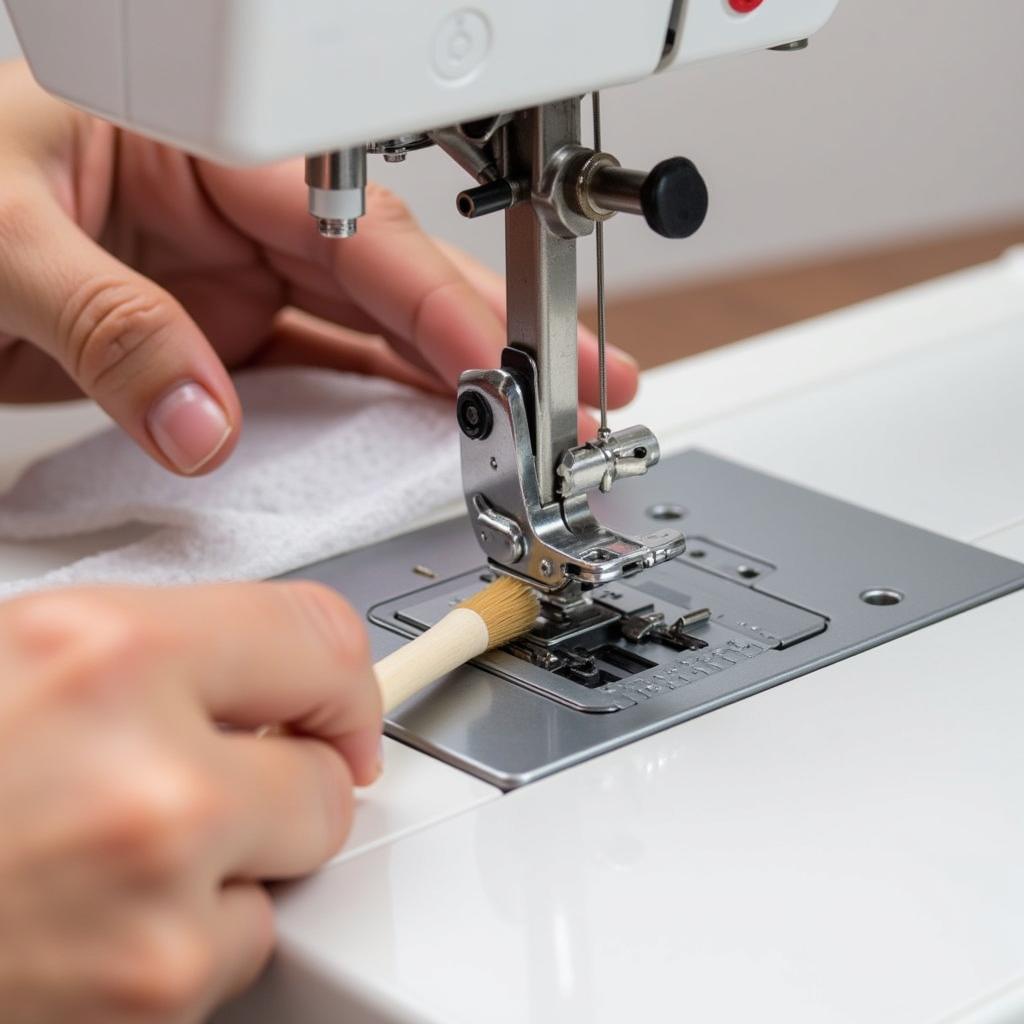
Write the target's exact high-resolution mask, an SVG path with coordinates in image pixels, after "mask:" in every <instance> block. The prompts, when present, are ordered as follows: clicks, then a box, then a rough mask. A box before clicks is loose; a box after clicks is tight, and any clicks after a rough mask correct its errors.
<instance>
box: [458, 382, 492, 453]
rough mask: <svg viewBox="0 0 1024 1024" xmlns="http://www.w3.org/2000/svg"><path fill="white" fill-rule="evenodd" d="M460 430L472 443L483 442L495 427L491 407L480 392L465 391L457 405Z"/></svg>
mask: <svg viewBox="0 0 1024 1024" xmlns="http://www.w3.org/2000/svg"><path fill="white" fill-rule="evenodd" d="M455 418H456V419H457V420H458V423H459V428H460V429H461V430H462V432H463V433H464V434H465V435H466V437H468V438H469V439H470V440H471V441H482V440H483V439H484V438H485V437H487V436H488V435H489V434H490V432H491V428H492V427H493V426H494V417H493V416H492V415H491V407H490V406H489V405H488V404H487V401H486V400H485V399H484V396H483V395H481V394H480V392H479V391H463V392H462V394H461V395H459V401H458V403H457V405H456V410H455Z"/></svg>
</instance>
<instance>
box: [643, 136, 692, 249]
mask: <svg viewBox="0 0 1024 1024" xmlns="http://www.w3.org/2000/svg"><path fill="white" fill-rule="evenodd" d="M640 205H641V208H642V209H643V213H644V219H645V220H646V221H647V223H648V224H649V225H650V227H651V228H652V229H653V230H654V231H657V232H658V234H659V235H663V236H664V237H665V238H689V237H690V235H692V234H693V233H694V232H695V231H696V230H697V229H698V228H699V227H700V226H701V224H703V223H704V218H705V217H707V215H708V187H707V185H706V184H705V183H704V179H703V178H702V177H701V173H700V171H698V170H697V167H696V165H695V164H694V163H693V161H692V160H687V159H686V157H683V156H674V157H670V158H669V159H668V160H662V162H661V163H660V164H658V165H657V166H656V167H655V168H654V169H653V170H652V171H651V173H650V174H648V175H647V178H646V179H645V180H644V183H643V186H642V187H641V189H640Z"/></svg>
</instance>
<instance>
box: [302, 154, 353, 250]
mask: <svg viewBox="0 0 1024 1024" xmlns="http://www.w3.org/2000/svg"><path fill="white" fill-rule="evenodd" d="M306 185H307V186H308V187H309V212H310V214H312V216H314V217H315V218H316V221H317V227H318V228H319V230H320V234H321V235H323V236H324V237H325V238H351V237H352V236H353V235H354V234H355V233H356V229H357V225H358V221H359V218H360V217H362V216H363V214H365V213H366V147H365V146H353V147H352V148H351V149H339V150H335V151H334V152H331V153H319V154H317V155H315V156H308V157H306Z"/></svg>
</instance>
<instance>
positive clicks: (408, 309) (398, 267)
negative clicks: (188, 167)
mask: <svg viewBox="0 0 1024 1024" xmlns="http://www.w3.org/2000/svg"><path fill="white" fill-rule="evenodd" d="M199 171H200V175H201V177H202V179H203V182H204V184H205V185H206V188H207V191H208V193H209V194H210V196H211V197H212V198H213V199H214V200H215V201H216V203H217V205H218V207H219V208H220V209H221V211H222V212H223V214H224V215H225V216H226V217H227V218H228V219H229V220H230V221H231V222H232V223H234V224H235V226H236V227H237V228H239V230H241V231H243V232H244V233H245V234H247V235H248V236H249V237H250V238H253V239H254V240H255V241H257V242H259V243H260V244H262V245H263V246H265V247H266V248H267V249H268V250H271V251H277V252H283V253H285V254H287V255H288V256H290V257H293V258H298V259H300V260H308V261H309V262H310V263H311V264H316V265H319V266H323V267H326V268H327V269H328V270H329V271H330V273H331V275H332V277H333V279H334V280H335V281H336V282H337V285H338V288H339V292H340V291H344V292H345V293H346V294H348V295H351V296H352V297H353V298H354V299H355V300H356V301H357V302H358V304H359V305H360V307H361V308H362V309H363V310H365V311H366V313H368V314H369V315H370V316H371V317H372V318H373V319H374V320H375V321H377V322H378V323H379V324H380V325H381V326H382V327H383V328H384V329H385V330H386V331H387V332H389V333H391V334H394V335H396V336H398V337H401V338H404V339H407V340H408V341H410V342H412V343H413V345H415V347H416V348H417V349H418V350H419V351H420V352H421V353H422V355H423V357H424V358H425V359H426V360H427V362H428V363H429V364H430V365H431V366H432V367H433V368H434V369H435V371H436V372H437V374H438V375H439V376H440V377H441V379H442V380H443V381H444V382H445V383H446V384H448V385H449V386H451V387H453V388H454V387H455V385H456V384H457V383H458V378H459V375H460V374H461V373H462V371H463V370H465V369H467V368H470V367H475V366H495V365H497V363H498V360H499V357H500V355H501V350H502V349H503V348H504V346H505V330H504V325H503V323H502V321H501V320H500V318H499V317H498V316H497V315H496V314H495V312H494V310H493V309H492V308H491V306H490V304H489V303H488V302H487V301H486V299H485V298H484V297H483V296H482V295H481V294H480V293H479V292H478V291H477V289H476V288H475V287H474V285H473V284H472V283H471V282H470V281H469V280H468V279H467V278H466V276H465V275H464V274H463V273H462V271H461V269H460V268H459V267H458V266H457V265H456V264H455V263H454V262H453V261H452V260H451V259H450V258H449V257H448V256H447V255H446V254H445V253H444V252H443V251H442V250H441V248H440V247H439V246H438V245H437V244H436V243H435V242H434V240H433V239H431V238H430V237H429V236H428V235H426V234H425V233H424V232H423V230H422V229H421V228H420V226H419V225H418V224H417V222H416V220H415V218H414V217H413V216H412V214H411V213H410V212H409V210H408V208H407V207H406V206H405V204H404V203H402V202H401V200H399V199H398V198H397V197H396V196H394V195H392V194H391V193H390V192H388V191H387V190H386V189H382V188H380V187H377V186H374V185H372V184H371V185H370V186H368V188H367V213H366V216H365V217H364V218H362V220H361V221H360V222H359V233H358V234H357V235H356V236H355V237H354V238H349V239H345V240H343V241H339V240H335V239H324V238H320V237H319V236H318V235H317V232H316V229H315V227H314V226H313V223H312V221H311V220H310V217H309V211H308V209H307V205H306V202H307V201H306V192H305V189H304V188H303V184H302V180H303V179H302V168H301V165H300V164H298V163H295V162H289V163H286V164H278V165H276V166H274V167H264V168H257V169H253V170H229V169H227V168H223V167H217V166H214V165H211V164H205V163H204V164H200V165H199ZM299 283H303V282H301V281H300V282H299Z"/></svg>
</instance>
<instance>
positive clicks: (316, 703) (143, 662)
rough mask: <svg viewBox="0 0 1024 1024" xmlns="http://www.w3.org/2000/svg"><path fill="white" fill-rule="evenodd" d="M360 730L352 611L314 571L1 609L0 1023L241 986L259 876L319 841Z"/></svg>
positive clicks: (263, 941) (281, 870)
mask: <svg viewBox="0 0 1024 1024" xmlns="http://www.w3.org/2000/svg"><path fill="white" fill-rule="evenodd" d="M261 724H282V725H287V726H288V735H280V736H276V735H275V736H266V737H258V736H256V735H254V734H253V732H252V730H254V729H255V728H256V727H257V726H259V725H261ZM380 726H381V710H380V696H379V693H378V690H377V686H376V683H375V682H374V678H373V671H372V668H371V665H370V657H369V651H368V646H367V640H366V634H365V632H364V630H363V627H362V623H361V621H360V620H359V619H358V617H357V616H356V614H355V613H354V612H353V611H352V610H351V609H350V608H349V607H348V606H347V605H346V604H345V603H344V602H343V601H342V600H341V599H340V598H339V597H337V596H336V595H335V594H334V593H333V592H331V591H329V590H326V589H324V588H321V587H319V586H316V585H313V584H305V583H287V584H246V585H231V586H216V587H196V588H181V589H152V590H145V589H96V590H78V591H75V590H69V591H63V592H60V591H54V592H52V593H47V594H43V595H38V596H32V597H28V598H22V599H18V600H14V601H10V602H7V603H4V604H0V822H2V823H3V841H2V843H0V1006H2V1007H3V1013H2V1016H3V1019H4V1021H5V1022H9V1024H53V1022H54V1021H75V1022H76V1024H129V1022H131V1024H191V1022H198V1021H200V1020H202V1019H204V1018H205V1015H206V1014H208V1013H209V1012H210V1010H211V1009H212V1008H213V1007H214V1006H215V1005H217V1004H218V1003H219V1002H221V1001H223V1000H224V999H225V998H227V997H228V996H230V995H232V994H234V993H236V992H237V991H239V990H240V989H242V988H244V987H245V986H246V985H247V984H248V983H249V982H250V981H251V980H252V979H253V978H254V977H255V976H256V974H257V973H258V971H259V969H260V968H261V966H262V965H263V963H264V961H265V960H266V958H267V956H268V954H269V952H270V948H271V945H272V941H273V924H272V916H271V907H270V902H269V898H268V896H267V893H266V892H265V891H264V889H263V887H262V886H261V885H260V884H259V881H260V880H262V879H279V878H290V877H293V876H297V875H301V874H305V873H307V872H309V871H311V870H313V869H314V868H316V867H318V866H319V865H320V864H322V863H323V862H324V861H325V860H326V859H327V858H328V857H330V856H331V855H332V854H333V853H334V852H335V851H336V850H337V849H338V848H339V847H340V845H341V843H342V841H343V839H344V837H345V835H346V833H347V831H348V827H349V823H350V821H351V817H352V806H353V797H352V787H353V783H355V784H360V785H366V784H369V783H370V782H372V781H373V780H374V779H375V778H376V776H377V774H378V771H379V756H380V747H379V744H380ZM225 727H234V728H235V731H233V732H232V731H226V728H225Z"/></svg>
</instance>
